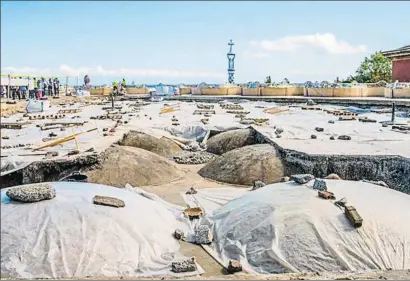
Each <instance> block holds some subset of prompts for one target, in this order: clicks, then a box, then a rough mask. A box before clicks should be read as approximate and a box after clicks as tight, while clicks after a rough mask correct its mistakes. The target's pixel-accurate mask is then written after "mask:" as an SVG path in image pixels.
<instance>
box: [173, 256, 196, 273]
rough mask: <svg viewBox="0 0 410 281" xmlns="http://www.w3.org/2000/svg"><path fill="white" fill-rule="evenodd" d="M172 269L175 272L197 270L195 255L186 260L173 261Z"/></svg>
mask: <svg viewBox="0 0 410 281" xmlns="http://www.w3.org/2000/svg"><path fill="white" fill-rule="evenodd" d="M171 270H172V271H173V272H175V273H181V272H193V271H196V270H197V266H196V262H195V257H192V258H190V259H187V260H184V261H176V262H172V264H171Z"/></svg>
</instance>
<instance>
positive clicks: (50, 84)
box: [47, 78, 55, 96]
mask: <svg viewBox="0 0 410 281" xmlns="http://www.w3.org/2000/svg"><path fill="white" fill-rule="evenodd" d="M47 86H48V95H49V96H54V95H55V93H53V81H51V78H49V79H48V85H47Z"/></svg>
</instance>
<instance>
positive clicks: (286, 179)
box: [280, 177, 290, 182]
mask: <svg viewBox="0 0 410 281" xmlns="http://www.w3.org/2000/svg"><path fill="white" fill-rule="evenodd" d="M280 181H281V182H288V181H290V177H283V178H282V179H281V180H280Z"/></svg>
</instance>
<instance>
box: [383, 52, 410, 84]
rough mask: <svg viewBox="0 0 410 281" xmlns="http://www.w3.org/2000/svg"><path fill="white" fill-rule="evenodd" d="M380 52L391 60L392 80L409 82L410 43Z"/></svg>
mask: <svg viewBox="0 0 410 281" xmlns="http://www.w3.org/2000/svg"><path fill="white" fill-rule="evenodd" d="M382 54H383V55H384V56H385V57H386V58H389V59H391V60H392V64H393V65H392V67H393V73H392V76H393V81H396V80H399V82H410V45H408V46H404V47H402V48H399V49H395V50H391V51H385V52H382Z"/></svg>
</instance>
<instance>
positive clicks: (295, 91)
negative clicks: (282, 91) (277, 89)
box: [286, 87, 305, 96]
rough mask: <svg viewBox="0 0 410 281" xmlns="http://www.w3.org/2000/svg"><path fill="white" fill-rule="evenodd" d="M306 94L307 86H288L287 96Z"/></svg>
mask: <svg viewBox="0 0 410 281" xmlns="http://www.w3.org/2000/svg"><path fill="white" fill-rule="evenodd" d="M304 94H305V88H302V87H289V88H286V96H303V95H304Z"/></svg>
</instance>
